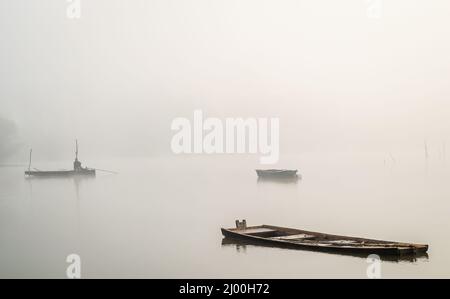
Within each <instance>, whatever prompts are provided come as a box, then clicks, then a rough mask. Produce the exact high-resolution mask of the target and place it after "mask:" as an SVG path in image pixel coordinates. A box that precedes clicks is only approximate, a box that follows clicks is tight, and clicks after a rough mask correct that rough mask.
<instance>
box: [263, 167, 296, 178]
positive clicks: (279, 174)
mask: <svg viewBox="0 0 450 299" xmlns="http://www.w3.org/2000/svg"><path fill="white" fill-rule="evenodd" d="M256 173H257V174H258V177H260V178H296V177H297V170H296V169H295V170H287V169H256Z"/></svg>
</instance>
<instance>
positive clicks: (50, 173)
mask: <svg viewBox="0 0 450 299" xmlns="http://www.w3.org/2000/svg"><path fill="white" fill-rule="evenodd" d="M25 175H28V176H39V177H61V176H77V175H90V176H94V175H95V169H92V168H83V169H81V170H50V171H45V170H27V171H25Z"/></svg>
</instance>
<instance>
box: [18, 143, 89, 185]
mask: <svg viewBox="0 0 450 299" xmlns="http://www.w3.org/2000/svg"><path fill="white" fill-rule="evenodd" d="M31 153H32V152H31V151H30V164H29V166H28V170H27V171H25V175H27V176H36V177H63V176H64V177H67V176H95V169H94V168H88V167H82V166H81V162H80V161H79V160H78V141H76V148H75V161H74V162H73V170H50V171H45V170H37V169H36V170H30V168H31Z"/></svg>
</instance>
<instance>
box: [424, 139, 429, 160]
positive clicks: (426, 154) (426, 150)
mask: <svg viewBox="0 0 450 299" xmlns="http://www.w3.org/2000/svg"><path fill="white" fill-rule="evenodd" d="M424 147H425V159H427V160H428V145H427V141H426V140H425V144H424Z"/></svg>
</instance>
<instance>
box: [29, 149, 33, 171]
mask: <svg viewBox="0 0 450 299" xmlns="http://www.w3.org/2000/svg"><path fill="white" fill-rule="evenodd" d="M32 153H33V149H30V161H29V162H28V171H30V169H31V154H32Z"/></svg>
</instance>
